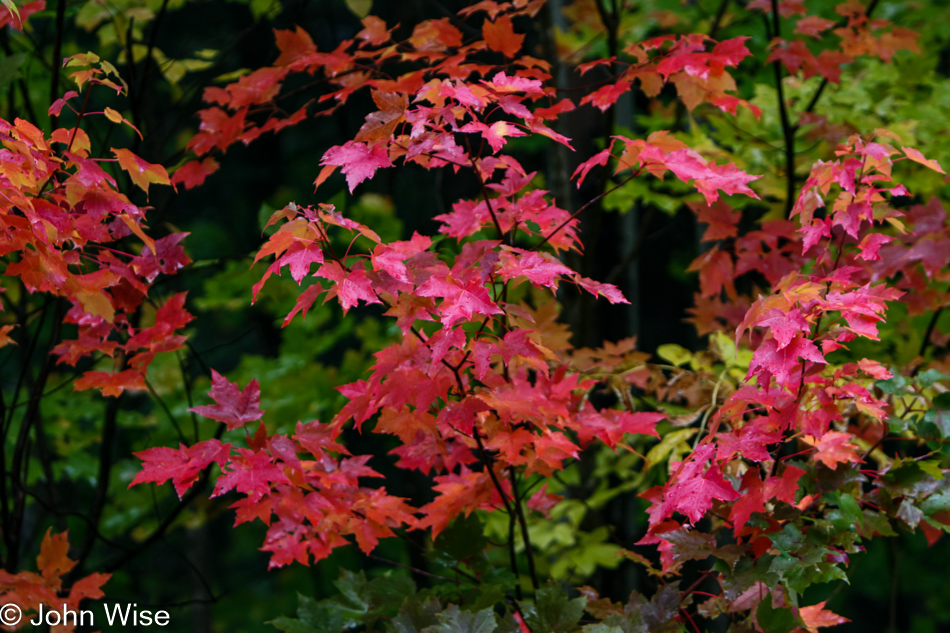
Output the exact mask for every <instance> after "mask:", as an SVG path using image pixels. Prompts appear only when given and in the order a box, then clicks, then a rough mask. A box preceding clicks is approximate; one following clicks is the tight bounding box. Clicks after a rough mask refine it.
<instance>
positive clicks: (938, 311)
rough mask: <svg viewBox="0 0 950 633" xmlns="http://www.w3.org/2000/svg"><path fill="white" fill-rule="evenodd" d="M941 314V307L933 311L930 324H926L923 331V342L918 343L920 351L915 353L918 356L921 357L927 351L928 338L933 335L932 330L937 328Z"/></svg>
mask: <svg viewBox="0 0 950 633" xmlns="http://www.w3.org/2000/svg"><path fill="white" fill-rule="evenodd" d="M942 313H943V306H940V307H939V308H937V309H936V310H934V313H933V316H932V317H930V323H928V324H927V329H926V330H924V340H922V341H921V342H920V350H919V351H918V352H917V355H918V356H923V355H924V352H926V351H927V346H928V345H930V336H931V335H932V334H933V331H934V328H936V327H937V320H938V319H939V318H940V315H941V314H942Z"/></svg>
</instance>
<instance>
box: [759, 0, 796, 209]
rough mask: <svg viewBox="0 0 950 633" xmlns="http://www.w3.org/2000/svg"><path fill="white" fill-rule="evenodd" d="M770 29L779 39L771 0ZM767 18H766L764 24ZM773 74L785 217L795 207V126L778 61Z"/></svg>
mask: <svg viewBox="0 0 950 633" xmlns="http://www.w3.org/2000/svg"><path fill="white" fill-rule="evenodd" d="M772 19H773V23H772V29H773V31H774V33H773V34H772V36H773V37H781V36H782V33H781V31H780V19H779V13H778V0H772ZM767 22H768V18H766V23H767ZM772 69H773V71H774V73H775V89H776V91H777V95H776V96H777V99H778V113H779V118H780V119H781V121H782V136H783V137H784V138H785V217H789V216H790V215H791V213H792V207H793V206H794V205H795V129H796V128H795V126H794V125H792V123H791V121H790V120H789V116H788V107H787V105H786V104H785V89H784V88H783V86H782V63H781V62H780V61H779V60H775V61H774V62H772Z"/></svg>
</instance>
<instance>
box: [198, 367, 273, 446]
mask: <svg viewBox="0 0 950 633" xmlns="http://www.w3.org/2000/svg"><path fill="white" fill-rule="evenodd" d="M208 395H209V396H211V399H212V400H214V401H215V403H216V404H206V405H202V406H200V407H192V408H191V409H188V410H189V411H191V412H193V413H197V414H198V415H200V416H203V417H206V418H211V419H212V420H217V421H218V422H224V423H225V424H226V425H227V426H228V430H229V431H232V430H234V429H237V428H240V427H242V426H244V425H245V424H247V423H248V422H253V421H254V420H260V419H261V418H262V417H264V411H261V408H260V406H261V388H260V386H259V385H258V384H257V379H256V378H255V379H253V380H251V382H249V383H248V384H247V387H245V388H244V390H243V391H242V390H241V388H240V387H238V385H237V383H236V382H229V381H228V379H227V378H225V377H224V376H222V375H221V374H219V373H218V372H216V371H215V370H213V369H212V370H211V391H209V392H208Z"/></svg>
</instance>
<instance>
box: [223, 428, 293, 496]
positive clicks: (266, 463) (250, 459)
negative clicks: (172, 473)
mask: <svg viewBox="0 0 950 633" xmlns="http://www.w3.org/2000/svg"><path fill="white" fill-rule="evenodd" d="M285 439H286V438H285ZM237 453H238V454H237V455H233V456H231V459H230V460H229V461H228V463H227V465H226V466H224V467H222V469H221V476H220V477H218V481H217V482H216V483H215V485H214V492H212V493H211V496H212V497H217V496H219V495H223V494H224V493H226V492H228V491H229V490H233V489H237V491H238V492H240V493H242V494H246V495H247V496H248V497H249V498H250V499H252V500H255V501H256V500H258V499H260V498H261V497H263V496H264V495H266V494H268V493H269V492H270V489H271V484H272V483H290V482H289V481H288V479H287V477H286V475H284V471H283V470H281V469H280V467H278V466H277V465H275V464H274V462H273V460H272V459H271V456H270V455H268V454H267V453H266V452H264V451H253V450H251V449H248V448H239V449H237Z"/></svg>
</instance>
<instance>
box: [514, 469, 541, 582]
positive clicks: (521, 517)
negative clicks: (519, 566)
mask: <svg viewBox="0 0 950 633" xmlns="http://www.w3.org/2000/svg"><path fill="white" fill-rule="evenodd" d="M508 479H509V481H510V482H511V502H512V504H513V505H514V507H515V512H516V513H517V515H518V523H520V524H521V538H522V540H523V541H524V550H525V554H526V555H527V557H528V573H529V574H530V575H531V586H532V587H534V590H535V591H537V590H538V588H539V587H540V586H541V583H539V582H538V572H537V569H535V566H534V552H532V551H531V537H530V536H529V535H528V520H527V519H526V518H525V514H524V508H523V507H522V506H521V498H520V497H519V496H518V478H517V475H516V473H515V469H514V468H509V469H508Z"/></svg>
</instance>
